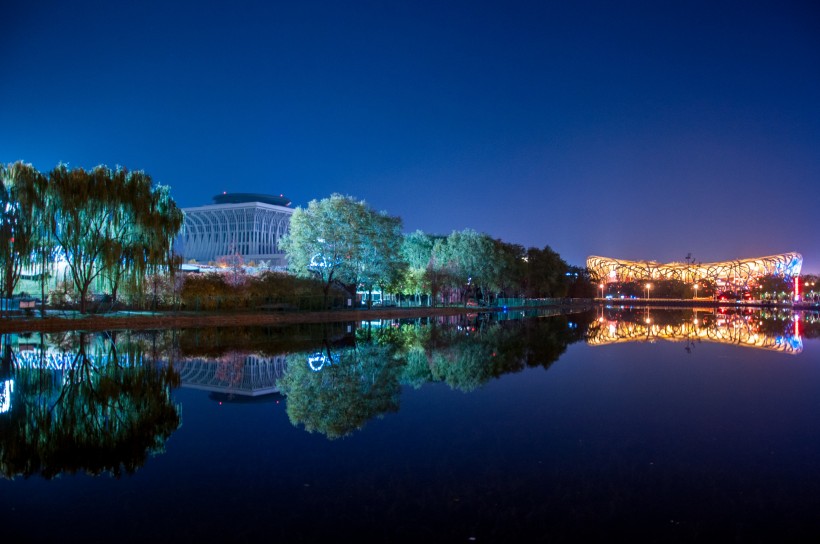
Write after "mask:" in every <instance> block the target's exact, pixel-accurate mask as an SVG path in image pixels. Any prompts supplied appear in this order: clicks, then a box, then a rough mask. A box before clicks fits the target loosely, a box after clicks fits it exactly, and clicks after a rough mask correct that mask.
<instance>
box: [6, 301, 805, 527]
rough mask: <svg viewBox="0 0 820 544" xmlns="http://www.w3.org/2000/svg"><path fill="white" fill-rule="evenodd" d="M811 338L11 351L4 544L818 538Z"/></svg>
mask: <svg viewBox="0 0 820 544" xmlns="http://www.w3.org/2000/svg"><path fill="white" fill-rule="evenodd" d="M818 331H820V319H818V318H817V315H816V314H811V313H806V314H796V313H791V312H771V311H769V312H767V311H765V310H764V311H760V310H752V309H747V310H744V311H739V312H735V311H728V310H720V309H716V310H709V311H697V312H695V311H693V310H670V311H655V310H647V309H645V308H640V309H633V310H630V309H628V308H627V309H624V308H606V309H599V310H598V311H596V312H588V313H582V314H574V315H557V316H546V315H541V316H538V315H531V316H523V315H521V314H520V313H518V314H504V313H500V314H487V315H483V314H477V315H468V316H453V317H449V318H435V319H415V320H408V321H374V322H364V323H361V322H359V323H337V324H326V325H324V326H322V325H301V326H295V327H287V328H286V327H279V328H275V327H269V328H222V329H190V330H183V331H175V330H162V331H140V332H127V331H126V332H116V333H93V334H90V333H78V332H70V333H55V334H45V335H41V334H39V333H34V334H29V335H22V336H16V335H7V336H4V337H2V340H3V344H2V361H3V363H2V369H1V370H0V471H1V472H2V475H3V476H4V477H5V479H4V480H0V524H2V528H3V535H4V537H5V539H6V540H7V541H8V542H28V541H30V542H57V541H78V540H82V541H86V542H103V541H105V542H111V541H126V542H148V541H153V542H168V541H179V542H182V541H185V542H192V541H197V540H198V541H202V542H237V541H244V542H247V541H261V540H262V539H264V540H265V541H279V542H345V541H354V542H397V541H412V542H419V541H422V542H424V541H427V542H574V541H590V540H591V541H597V542H600V541H610V540H614V539H616V538H623V537H626V538H630V539H631V540H632V541H652V542H677V541H679V542H692V541H703V542H706V541H710V542H711V541H716V540H719V541H725V542H730V541H731V542H734V541H742V542H747V541H748V542H752V541H794V540H797V539H801V540H802V539H813V540H816V539H817V537H820V516H818V515H817V512H818V511H820V462H818V459H820V394H818V393H820V343H819V342H818V340H816V337H817V336H818Z"/></svg>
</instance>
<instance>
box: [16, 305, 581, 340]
mask: <svg viewBox="0 0 820 544" xmlns="http://www.w3.org/2000/svg"><path fill="white" fill-rule="evenodd" d="M593 306H594V303H593V302H591V301H590V302H588V303H585V304H581V303H574V304H555V305H544V306H526V307H524V306H522V307H515V308H507V310H538V309H544V308H561V309H567V310H569V309H574V310H579V309H588V308H591V307H593ZM502 311H504V308H498V307H484V306H482V307H462V306H453V307H436V308H430V307H416V308H389V309H388V308H380V309H370V310H366V309H356V310H327V311H320V312H252V313H220V314H214V313H208V314H202V313H199V314H193V313H186V312H178V313H171V312H168V313H164V312H158V313H156V314H146V313H135V314H134V315H125V316H123V315H100V314H86V315H80V314H77V315H76V316H73V317H69V316H51V317H44V318H43V317H38V316H30V317H29V316H25V317H15V318H13V319H6V318H4V319H3V320H2V321H0V334H16V333H29V332H65V331H73V330H81V331H87V332H90V331H105V330H125V329H131V330H150V329H185V328H196V327H247V326H256V325H259V326H265V325H296V324H300V323H334V322H335V323H338V322H347V321H363V320H369V319H402V318H414V317H429V316H451V315H460V314H478V313H488V312H502Z"/></svg>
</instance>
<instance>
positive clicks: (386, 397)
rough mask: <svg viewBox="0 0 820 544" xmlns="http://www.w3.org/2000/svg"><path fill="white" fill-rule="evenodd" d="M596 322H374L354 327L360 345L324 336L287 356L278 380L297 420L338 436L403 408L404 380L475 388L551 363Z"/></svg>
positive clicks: (585, 317) (559, 318)
mask: <svg viewBox="0 0 820 544" xmlns="http://www.w3.org/2000/svg"><path fill="white" fill-rule="evenodd" d="M590 320H591V315H586V314H584V315H578V316H574V317H573V318H572V320H571V319H570V318H568V317H566V316H557V317H552V318H549V319H527V320H518V321H512V320H507V321H503V322H499V321H495V320H492V319H491V318H489V317H485V318H476V317H474V318H466V317H464V316H462V317H460V318H457V319H456V321H455V322H453V323H449V322H439V321H436V320H431V321H428V322H426V323H420V322H398V321H396V322H392V321H386V322H381V323H379V325H378V326H375V327H374V326H373V325H372V324H368V325H366V326H365V327H363V328H360V329H358V330H357V331H356V343H355V347H337V346H334V345H332V344H331V343H330V342H326V343H325V344H324V346H323V348H322V349H321V350H319V351H314V352H308V353H305V352H301V353H297V354H293V355H291V356H289V358H288V366H287V371H286V373H285V376H284V377H283V378H282V379H281V380H280V381H279V384H278V385H279V389H280V391H281V392H282V393H283V394H284V395H285V396H286V397H287V412H288V416H289V417H290V420H291V423H293V424H294V425H296V426H298V425H304V427H305V429H306V430H307V431H309V432H319V433H322V434H324V435H326V436H327V437H328V438H331V439H335V438H339V437H342V436H346V435H348V434H350V433H352V432H353V431H355V430H357V429H361V428H362V427H363V426H364V424H365V423H366V422H367V421H368V420H370V419H372V418H373V417H377V416H381V415H383V414H385V413H388V412H394V411H397V410H398V407H399V400H398V398H399V393H400V385H411V386H413V387H421V386H422V385H423V384H425V383H429V382H444V383H446V384H448V385H449V386H450V387H451V388H453V389H457V390H461V391H473V390H475V389H477V388H479V387H481V386H482V385H484V384H486V383H487V382H488V381H490V380H491V379H493V378H497V377H499V376H501V375H503V374H507V373H510V372H519V371H521V370H523V369H524V368H527V367H538V366H540V367H543V368H545V369H547V368H549V367H550V365H551V364H552V363H553V362H554V361H556V360H557V359H558V357H560V356H561V354H562V353H564V351H565V350H566V348H567V346H568V345H569V344H571V343H573V342H577V341H579V340H582V339H583V338H584V330H585V323H586V322H588V321H590ZM579 322H580V324H579Z"/></svg>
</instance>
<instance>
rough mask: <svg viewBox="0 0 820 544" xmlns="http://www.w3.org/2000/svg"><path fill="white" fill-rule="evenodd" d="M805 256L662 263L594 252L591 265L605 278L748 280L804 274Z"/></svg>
mask: <svg viewBox="0 0 820 544" xmlns="http://www.w3.org/2000/svg"><path fill="white" fill-rule="evenodd" d="M802 266H803V256H802V255H800V253H796V252H789V253H780V254H778V255H769V256H766V257H753V258H749V259H735V260H731V261H722V262H714V263H694V262H693V263H678V262H675V263H665V264H664V263H658V262H655V261H627V260H623V259H612V258H609V257H600V256H597V255H590V256H589V257H587V268H588V269H589V270H590V271H591V272H593V273H594V274H596V275H597V276H598V278H600V279H601V281H606V282H610V281H643V280H682V281H698V280H702V279H711V280H718V281H731V282H732V283H738V282H742V283H748V281H749V280H751V279H752V278H755V277H759V276H765V275H777V276H783V277H794V276H799V275H800V269H801V268H802Z"/></svg>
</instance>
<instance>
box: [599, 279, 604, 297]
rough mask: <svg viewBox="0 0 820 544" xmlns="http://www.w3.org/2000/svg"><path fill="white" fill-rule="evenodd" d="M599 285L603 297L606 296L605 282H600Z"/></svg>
mask: <svg viewBox="0 0 820 544" xmlns="http://www.w3.org/2000/svg"><path fill="white" fill-rule="evenodd" d="M598 287H600V288H601V298H604V284H603V283H599V284H598Z"/></svg>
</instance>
